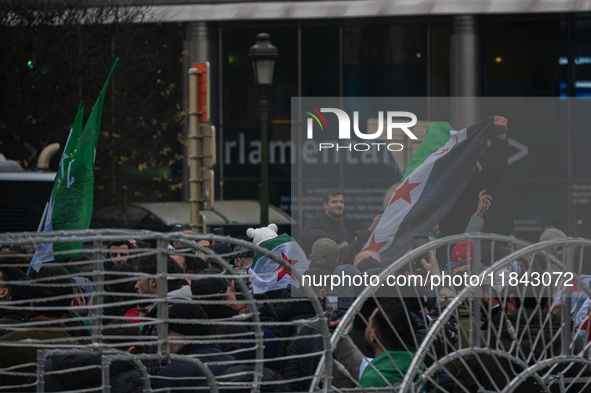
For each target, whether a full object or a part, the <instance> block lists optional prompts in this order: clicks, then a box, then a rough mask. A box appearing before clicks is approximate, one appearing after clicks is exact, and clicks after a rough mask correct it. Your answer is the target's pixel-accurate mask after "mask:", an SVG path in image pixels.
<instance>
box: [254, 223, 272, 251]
mask: <svg viewBox="0 0 591 393" xmlns="http://www.w3.org/2000/svg"><path fill="white" fill-rule="evenodd" d="M246 236H248V237H250V238H251V239H252V242H253V243H254V244H255V245H257V246H258V245H259V244H261V243H262V242H264V241H265V240H269V239H273V238H274V237H277V225H275V224H269V226H267V227H262V228H258V229H254V228H248V230H247V231H246Z"/></svg>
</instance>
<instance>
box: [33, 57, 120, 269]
mask: <svg viewBox="0 0 591 393" xmlns="http://www.w3.org/2000/svg"><path fill="white" fill-rule="evenodd" d="M118 61H119V59H117V60H116V61H115V64H113V68H112V69H111V73H110V74H109V77H108V78H107V81H106V82H105V85H104V86H103V90H102V91H101V93H100V95H99V97H98V99H97V100H96V103H95V105H94V107H93V108H92V112H91V113H90V117H89V118H88V122H87V123H86V126H85V127H84V131H82V121H83V116H84V102H81V103H80V105H79V107H78V112H77V113H76V118H75V119H74V124H73V126H72V130H71V131H70V135H69V137H68V141H67V142H66V148H65V149H64V153H63V155H62V158H61V160H60V166H59V169H58V171H57V174H56V177H55V183H54V184H53V192H52V193H51V198H50V199H49V204H48V207H47V215H46V216H45V222H44V223H43V232H46V231H59V230H76V229H88V227H89V226H90V219H91V218H92V207H93V203H94V159H95V156H96V146H97V142H98V137H99V131H100V127H101V116H102V113H103V103H104V101H105V95H106V94H107V87H108V86H109V82H110V80H111V76H112V75H113V71H114V70H115V67H116V66H117V62H118ZM81 248H82V242H72V243H42V244H40V245H39V247H38V248H37V250H35V255H34V257H33V260H32V261H31V268H33V269H35V271H37V272H39V270H40V269H41V264H42V263H44V262H48V261H53V260H54V255H53V254H54V253H60V254H59V256H58V257H59V258H60V259H62V258H63V259H65V258H70V257H72V256H75V255H76V254H78V253H67V251H71V250H79V249H81ZM64 251H66V252H64Z"/></svg>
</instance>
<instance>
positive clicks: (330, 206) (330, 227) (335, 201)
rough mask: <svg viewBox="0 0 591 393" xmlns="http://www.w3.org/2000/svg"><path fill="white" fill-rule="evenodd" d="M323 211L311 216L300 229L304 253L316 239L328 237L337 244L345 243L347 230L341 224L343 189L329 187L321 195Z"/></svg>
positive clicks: (343, 208)
mask: <svg viewBox="0 0 591 393" xmlns="http://www.w3.org/2000/svg"><path fill="white" fill-rule="evenodd" d="M322 202H323V206H324V212H322V213H317V214H316V215H314V216H313V217H311V218H310V219H309V220H308V221H307V222H306V225H305V226H304V229H303V231H302V239H301V243H302V248H303V249H304V252H305V253H306V254H310V252H311V250H312V245H313V244H314V242H315V241H316V240H318V239H322V238H325V237H328V238H330V239H332V240H334V241H335V242H336V243H337V244H338V245H339V246H342V245H346V244H347V243H346V242H347V237H348V232H347V228H345V225H344V224H343V220H342V217H343V213H344V211H345V200H344V199H343V191H341V190H339V189H338V188H331V189H330V190H328V191H326V192H325V193H324V195H323V196H322Z"/></svg>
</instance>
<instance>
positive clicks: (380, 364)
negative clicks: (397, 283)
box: [334, 299, 416, 388]
mask: <svg viewBox="0 0 591 393" xmlns="http://www.w3.org/2000/svg"><path fill="white" fill-rule="evenodd" d="M380 306H381V307H378V308H376V309H374V311H373V313H372V314H371V316H370V317H369V321H368V326H367V328H366V329H365V344H366V346H367V349H368V350H369V351H371V352H373V353H374V358H373V359H372V360H371V362H369V363H368V364H367V366H366V367H365V369H364V370H363V371H362V372H361V377H360V378H359V384H360V385H361V386H362V387H364V388H377V387H390V386H392V385H395V384H397V383H400V382H402V380H403V379H404V375H405V374H406V372H407V371H408V368H409V366H410V364H411V363H412V360H413V357H414V355H415V351H416V347H415V342H416V341H415V338H414V331H415V330H416V326H415V322H414V321H413V320H412V319H410V318H408V317H407V315H405V314H406V311H405V308H404V306H403V305H402V302H401V301H400V299H382V300H381V301H380ZM380 308H381V310H380ZM334 356H335V357H336V359H337V361H339V362H341V363H342V364H343V366H344V367H345V368H346V369H347V371H348V372H349V374H350V375H352V376H357V375H359V374H360V368H361V364H362V360H363V358H364V355H363V354H362V353H361V351H360V350H359V349H358V348H357V347H356V346H355V344H353V343H352V341H351V340H350V339H349V338H348V337H345V338H344V339H343V340H341V341H340V342H339V344H338V345H337V348H336V349H335V351H334ZM415 377H416V376H415Z"/></svg>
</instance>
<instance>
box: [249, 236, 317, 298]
mask: <svg viewBox="0 0 591 393" xmlns="http://www.w3.org/2000/svg"><path fill="white" fill-rule="evenodd" d="M259 246H261V247H263V248H266V249H267V250H269V251H271V252H272V253H273V254H275V255H277V256H278V257H279V258H282V259H283V260H285V261H286V262H287V263H288V264H290V265H291V266H292V269H293V268H295V269H296V270H297V271H298V272H299V273H300V274H303V273H304V272H305V271H306V270H308V267H309V266H310V262H308V258H306V254H305V253H304V251H303V250H302V248H301V247H300V246H299V245H298V244H297V243H296V242H295V240H294V239H292V238H291V237H290V236H289V235H287V234H285V233H283V234H281V235H279V236H277V237H274V238H272V239H269V240H265V241H264V242H262V243H260V244H259ZM248 274H249V275H250V282H251V283H252V291H253V292H254V293H265V292H268V291H273V290H275V289H283V288H285V287H287V286H288V285H289V284H292V285H295V286H299V284H298V283H297V281H295V280H294V279H293V276H292V275H291V272H290V271H289V270H288V269H286V268H285V267H283V266H281V265H280V264H278V263H277V262H275V261H274V260H272V259H270V258H267V257H265V256H263V255H261V254H259V253H255V254H254V259H253V263H252V266H251V267H250V269H249V270H248Z"/></svg>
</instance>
